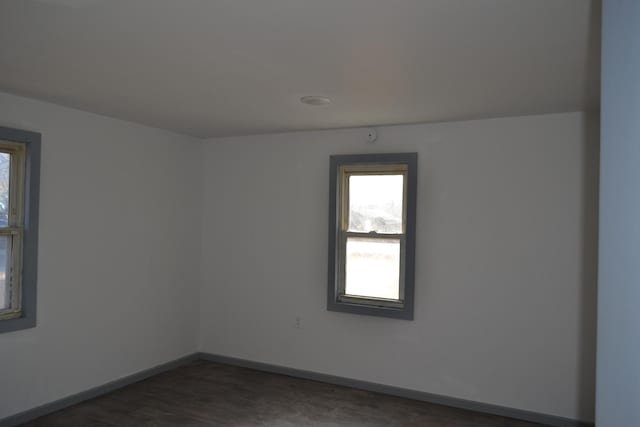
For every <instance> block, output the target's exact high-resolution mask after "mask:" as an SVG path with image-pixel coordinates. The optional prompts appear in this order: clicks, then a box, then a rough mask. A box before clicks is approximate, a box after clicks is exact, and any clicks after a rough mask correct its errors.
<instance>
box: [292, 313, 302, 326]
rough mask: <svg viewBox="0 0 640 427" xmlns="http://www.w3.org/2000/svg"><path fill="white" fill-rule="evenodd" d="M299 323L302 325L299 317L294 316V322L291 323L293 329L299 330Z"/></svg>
mask: <svg viewBox="0 0 640 427" xmlns="http://www.w3.org/2000/svg"><path fill="white" fill-rule="evenodd" d="M301 323H302V320H301V319H300V316H296V320H295V322H294V323H293V327H294V328H296V329H300V327H301V326H300V325H301Z"/></svg>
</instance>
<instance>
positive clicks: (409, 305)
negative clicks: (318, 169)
mask: <svg viewBox="0 0 640 427" xmlns="http://www.w3.org/2000/svg"><path fill="white" fill-rule="evenodd" d="M389 165H404V166H406V167H407V172H406V185H405V206H406V208H405V213H404V214H405V230H404V236H402V238H404V241H403V242H402V245H401V246H402V248H401V251H402V254H401V265H400V286H401V289H400V294H401V295H403V297H404V298H403V300H402V303H398V302H396V301H388V300H380V299H375V298H359V297H358V298H353V297H351V296H348V295H344V293H343V292H341V290H342V287H343V286H344V282H343V281H342V280H340V277H341V275H344V268H343V266H344V262H343V260H342V258H343V257H344V255H343V249H342V246H344V245H343V244H342V243H343V242H342V240H344V235H348V234H349V233H345V232H341V230H340V227H341V226H340V222H341V217H342V212H343V207H342V200H343V195H342V191H343V190H342V189H343V188H344V187H343V183H342V176H343V168H345V167H346V168H350V167H355V168H359V167H373V168H375V167H376V166H380V167H381V169H384V168H385V167H388V166H389ZM417 183H418V154H417V153H382V154H347V155H333V156H331V157H330V167H329V255H328V256H329V271H328V287H327V310H329V311H339V312H345V313H353V314H363V315H370V316H381V317H389V318H395V319H404V320H413V314H414V289H415V243H416V206H417ZM381 237H382V238H383V237H393V238H397V235H389V236H383V235H377V236H376V238H381Z"/></svg>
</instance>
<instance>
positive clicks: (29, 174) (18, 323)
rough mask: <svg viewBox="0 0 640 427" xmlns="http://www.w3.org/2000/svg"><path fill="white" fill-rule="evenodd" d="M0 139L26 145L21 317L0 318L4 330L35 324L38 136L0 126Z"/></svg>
mask: <svg viewBox="0 0 640 427" xmlns="http://www.w3.org/2000/svg"><path fill="white" fill-rule="evenodd" d="M0 140H2V141H8V142H12V143H18V144H23V145H24V147H25V168H24V170H25V173H24V187H23V188H24V198H23V209H24V231H23V233H24V234H23V240H22V281H21V286H20V291H21V292H22V298H21V306H20V316H19V317H15V318H10V319H2V320H0V333H4V332H12V331H18V330H21V329H28V328H33V327H35V326H36V310H37V307H36V302H37V300H36V293H37V278H38V212H39V200H40V150H41V135H40V134H39V133H37V132H31V131H26V130H21V129H13V128H8V127H1V126H0Z"/></svg>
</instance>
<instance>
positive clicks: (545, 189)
mask: <svg viewBox="0 0 640 427" xmlns="http://www.w3.org/2000/svg"><path fill="white" fill-rule="evenodd" d="M365 135H366V132H365V131H364V130H362V129H351V130H337V131H322V132H301V133H290V134H277V135H262V136H251V137H238V138H227V139H212V140H209V141H208V142H207V143H206V145H205V147H204V156H203V159H204V165H205V166H204V194H205V196H204V208H203V259H202V269H203V270H202V279H203V280H202V289H201V297H200V312H201V322H200V328H201V329H200V340H201V342H200V349H201V350H202V351H205V352H210V353H215V354H221V355H225V356H232V357H238V358H243V359H249V360H254V361H259V362H265V363H272V364H277V365H284V366H288V367H293V368H298V369H305V370H310V371H316V372H320V373H326V374H333V375H338V376H344V377H350V378H355V379H359V380H365V381H372V382H376V383H382V384H388V385H393V386H398V387H404V388H409V389H415V390H420V391H425V392H430V393H437V394H442V395H446V396H452V397H457V398H463V399H470V400H474V401H480V402H485V403H491V404H496V405H503V406H508V407H513V408H519V409H525V410H530V411H536V412H542V413H546V414H551V415H557V416H562V417H568V418H575V419H581V420H587V421H589V420H592V419H593V406H594V396H593V394H594V375H595V374H594V365H595V361H594V352H595V337H594V335H595V332H594V330H595V292H596V277H595V276H596V267H595V266H596V264H597V260H596V257H597V254H596V240H597V239H596V236H597V179H598V170H597V167H598V122H597V117H591V116H589V115H586V114H583V113H568V114H555V115H544V116H529V117H519V118H507V119H493V120H479V121H469V122H458V123H442V124H431V125H415V126H393V127H382V128H379V129H378V135H379V139H378V141H377V142H376V143H374V144H370V143H368V142H366V139H365ZM403 151H406V152H412V151H416V152H418V156H419V157H418V163H419V171H418V212H417V217H418V223H417V234H418V235H417V246H416V255H417V257H416V258H417V262H416V264H417V265H416V291H415V320H414V321H404V320H394V319H385V318H379V317H367V316H362V315H355V314H347V313H338V312H329V311H327V310H326V308H325V307H326V293H327V292H326V289H327V234H328V230H327V227H328V213H327V212H328V197H329V156H330V155H331V154H347V153H373V152H403ZM297 317H299V318H300V325H299V327H296V318H297Z"/></svg>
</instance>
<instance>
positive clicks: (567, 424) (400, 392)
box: [0, 353, 594, 427]
mask: <svg viewBox="0 0 640 427" xmlns="http://www.w3.org/2000/svg"><path fill="white" fill-rule="evenodd" d="M199 359H204V360H208V361H211V362H217V363H223V364H226V365H232V366H238V367H242V368H249V369H255V370H258V371H264V372H270V373H274V374H280V375H287V376H290V377H295V378H303V379H307V380H312V381H319V382H324V383H328V384H334V385H339V386H344V387H351V388H356V389H359V390H365V391H371V392H374V393H382V394H388V395H391V396H398V397H404V398H407V399H414V400H420V401H424V402H429V403H435V404H438V405H445V406H451V407H454V408H459V409H467V410H470V411H476V412H484V413H486V414H492V415H500V416H503V417H509V418H514V419H518V420H523V421H530V422H534V423H539V424H543V425H547V426H551V427H593V425H594V424H593V423H589V422H583V421H578V420H573V419H570V418H563V417H558V416H555V415H548V414H541V413H538V412H531V411H525V410H522V409H514V408H508V407H504V406H498V405H492V404H488V403H481V402H474V401H471V400H465V399H458V398H455V397H448V396H442V395H439V394H433V393H427V392H423V391H417V390H411V389H406V388H401V387H394V386H390V385H385V384H378V383H373V382H368V381H361V380H356V379H352V378H346V377H339V376H335V375H328V374H321V373H318V372H313V371H306V370H302V369H295V368H289V367H286V366H280V365H272V364H269V363H262V362H255V361H251V360H246V359H238V358H235V357H229V356H222V355H218V354H212V353H194V354H191V355H188V356H185V357H181V358H179V359H176V360H173V361H171V362H167V363H163V364H161V365H158V366H154V367H153V368H149V369H145V370H143V371H140V372H137V373H135V374H132V375H129V376H126V377H123V378H119V379H117V380H114V381H110V382H108V383H106V384H103V385H100V386H97V387H93V388H91V389H89V390H85V391H82V392H80V393H76V394H73V395H70V396H67V397H63V398H62V399H58V400H55V401H53V402H50V403H46V404H44V405H41V406H37V407H35V408H32V409H28V410H26V411H23V412H20V413H18V414H15V415H10V416H9V417H6V418H3V419H0V427H15V426H18V425H20V424H23V423H26V422H29V421H32V420H34V419H36V418H40V417H42V416H44V415H47V414H50V413H52V412H56V411H59V410H61V409H64V408H67V407H69V406H72V405H75V404H78V403H81V402H84V401H86V400H89V399H93V398H96V397H99V396H102V395H104V394H107V393H110V392H112V391H115V390H117V389H119V388H122V387H126V386H128V385H130V384H133V383H137V382H139V381H142V380H144V379H147V378H149V377H152V376H154V375H158V374H161V373H163V372H166V371H169V370H171V369H175V368H178V367H180V366H183V365H186V364H187V363H190V362H193V361H195V360H199Z"/></svg>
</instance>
